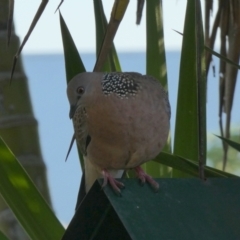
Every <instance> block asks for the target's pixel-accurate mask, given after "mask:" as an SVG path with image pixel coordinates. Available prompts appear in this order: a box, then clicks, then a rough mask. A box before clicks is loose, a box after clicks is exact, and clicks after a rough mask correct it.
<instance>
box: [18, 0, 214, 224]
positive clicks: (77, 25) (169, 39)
mask: <svg viewBox="0 0 240 240" xmlns="http://www.w3.org/2000/svg"><path fill="white" fill-rule="evenodd" d="M59 2H60V1H59V0H51V1H49V2H48V5H47V7H46V10H45V11H44V12H43V15H42V17H41V18H40V20H39V22H38V23H37V26H36V27H35V29H34V31H33V33H32V35H31V36H30V38H29V40H28V42H27V44H26V46H25V47H24V49H23V56H24V55H27V54H52V53H63V49H62V40H61V32H60V25H59V14H58V13H55V14H54V12H55V10H56V8H57V6H58V4H59ZM186 2H187V1H186V0H164V1H163V17H164V35H165V47H166V49H167V50H168V51H171V50H180V49H181V43H182V42H181V41H182V37H181V35H179V34H177V33H176V32H175V31H173V29H174V30H177V31H179V32H182V31H183V25H184V16H185V8H186ZM215 2H216V1H215ZM103 3H104V10H105V14H106V17H107V18H109V16H110V12H111V7H112V3H113V0H112V1H110V0H103ZM39 4H40V1H29V0H21V1H15V12H14V20H15V31H16V34H17V35H18V36H19V37H20V40H21V41H22V39H23V37H24V36H25V34H26V32H27V30H28V28H29V26H30V23H31V21H32V19H33V17H34V14H35V12H36V10H37V8H38V5H39ZM60 9H61V13H62V15H63V17H64V19H65V21H66V24H67V25H68V27H69V30H70V32H71V34H72V36H73V39H74V41H75V44H76V45H77V48H78V49H79V51H80V52H81V53H88V52H94V51H95V22H94V15H93V1H91V0H65V1H64V3H63V4H62V6H61V8H60ZM215 9H216V7H215ZM144 12H145V11H144ZM135 21H136V0H131V1H130V3H129V6H128V9H127V11H126V13H125V17H124V19H123V21H122V23H121V25H120V27H119V30H118V32H117V35H116V37H115V41H114V43H115V46H116V48H117V50H118V51H124V52H128V51H141V52H142V51H144V50H145V44H146V39H145V14H143V18H142V23H141V25H140V26H136V24H135ZM53 64H54V63H53ZM25 68H26V69H27V68H28V66H25ZM63 70H64V69H61V71H63ZM54 71H55V70H54ZM59 71H60V70H59ZM43 72H44V70H43V69H40V68H39V69H38V70H36V73H35V74H36V75H38V77H40V76H41V78H42V79H43V80H48V78H49V77H48V73H47V70H46V72H44V74H45V75H44V76H42V75H41V74H43ZM56 75H57V74H56ZM61 77H62V78H63V81H62V83H61V84H62V85H61V86H58V94H59V96H60V95H61V98H63V99H64V100H63V101H65V103H64V104H65V105H66V106H65V105H64V110H62V109H59V107H60V106H57V103H56V102H55V101H56V99H55V98H52V97H51V93H50V92H49V91H48V90H49V89H45V90H44V91H45V93H46V94H45V95H44V96H45V97H46V99H47V95H49V99H51V101H50V102H49V103H48V105H46V104H45V105H44V106H42V110H41V109H40V108H41V106H40V105H39V108H37V109H34V112H35V113H36V115H37V119H38V121H39V129H40V137H41V139H44V137H45V136H46V135H47V136H49V137H48V138H49V139H50V138H51V136H50V135H53V131H55V130H53V129H52V128H51V127H50V126H49V128H46V130H45V131H46V135H43V132H42V131H41V129H42V128H43V127H42V126H43V125H44V123H42V121H46V122H48V123H50V124H52V126H53V125H55V124H54V123H53V122H54V119H53V117H52V116H51V114H52V113H53V112H55V114H59V115H58V116H61V120H62V119H64V121H66V122H62V125H61V131H59V128H58V129H57V128H56V132H55V133H54V134H55V135H57V137H58V143H54V142H53V141H52V142H49V143H48V142H47V143H45V142H43V141H42V148H43V152H45V153H44V159H46V164H47V167H48V176H49V177H48V178H49V184H50V187H51V188H52V189H53V190H52V191H51V194H55V195H56V196H57V197H55V196H53V199H54V201H53V202H54V204H55V206H54V207H55V209H56V210H57V213H58V216H60V217H61V219H60V220H62V221H63V222H64V223H67V222H68V221H69V220H70V218H71V216H72V214H73V211H74V205H75V195H76V194H77V190H78V184H79V178H80V176H79V165H78V163H76V159H73V158H76V157H75V156H76V152H75V155H74V153H72V152H71V154H70V156H69V159H68V162H67V165H66V163H65V162H64V158H65V156H66V155H65V154H66V152H67V148H68V144H69V143H68V142H69V141H70V139H71V135H72V131H73V130H72V125H71V121H70V120H69V119H68V118H67V116H68V103H67V99H66V93H65V92H66V89H65V88H66V84H65V82H64V81H65V79H64V78H65V75H64V73H62V76H61ZM51 80H52V81H55V80H56V79H51ZM57 80H59V79H57ZM29 85H30V89H33V91H32V92H31V95H32V100H33V105H34V107H35V106H38V105H37V103H36V102H37V101H41V100H42V95H41V94H42V92H43V90H42V91H40V88H41V87H45V86H43V84H41V81H39V80H38V81H36V80H35V79H34V76H33V77H32V78H31V79H29ZM34 89H35V90H34ZM34 91H35V95H34ZM37 94H39V96H37ZM45 97H44V98H45ZM54 104H55V105H54ZM52 105H54V106H52ZM56 106H57V107H56ZM51 107H52V108H51ZM41 111H43V112H44V114H42V113H41V114H39V115H38V112H41ZM58 111H59V112H58ZM63 111H64V113H62V112H63ZM61 114H62V115H61ZM38 116H39V117H38ZM41 117H42V118H44V119H41ZM47 118H48V119H47ZM67 124H68V125H67ZM65 126H66V127H65ZM54 127H55V126H54ZM61 134H62V135H61ZM66 135H67V136H66ZM64 138H65V139H69V141H68V142H67V143H65V142H64V143H61V142H62V141H63V139H64ZM60 143H61V144H62V145H64V146H66V148H64V149H62V145H60ZM44 144H45V145H48V146H49V145H50V146H54V147H55V148H56V152H57V153H56V155H55V156H54V158H55V159H53V157H52V156H51V155H50V154H53V153H52V152H51V153H50V151H51V150H49V153H48V152H47V150H45V149H46V148H47V146H46V148H45V145H44ZM58 149H60V150H58ZM60 151H61V153H60ZM73 152H74V151H73ZM57 154H59V155H57ZM53 160H56V161H57V162H56V161H53ZM74 164H75V165H74ZM73 171H76V172H77V173H76V175H77V180H76V177H75V175H74V174H75V173H74V174H73ZM60 178H61V179H60ZM76 182H77V184H76ZM74 185H75V186H74ZM69 186H74V187H75V188H74V190H72V189H70V187H69ZM57 187H59V188H61V189H60V190H59V191H58V190H57V189H56V188H57ZM57 191H58V192H57ZM60 191H61V192H60ZM73 192H74V198H72V199H70V200H69V199H68V198H67V197H68V195H71V194H73ZM56 198H57V200H56ZM70 201H71V203H70ZM69 203H70V204H72V209H71V212H70V213H68V215H67V217H65V216H64V215H62V213H61V211H62V209H65V210H66V207H65V206H66V205H68V204H69ZM61 204H62V205H61ZM60 205H61V206H60ZM66 211H67V210H66Z"/></svg>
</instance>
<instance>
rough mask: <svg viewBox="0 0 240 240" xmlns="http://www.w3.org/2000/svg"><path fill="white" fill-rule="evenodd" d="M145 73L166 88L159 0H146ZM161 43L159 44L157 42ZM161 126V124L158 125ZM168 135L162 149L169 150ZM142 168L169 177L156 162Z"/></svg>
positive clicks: (162, 166) (165, 169)
mask: <svg viewBox="0 0 240 240" xmlns="http://www.w3.org/2000/svg"><path fill="white" fill-rule="evenodd" d="M146 37H147V46H146V48H147V49H146V74H147V75H150V76H153V77H155V78H156V79H158V80H159V82H160V83H161V84H162V86H163V87H164V89H165V90H166V91H167V90H168V85H167V69H166V56H165V46H164V35H163V15H162V4H161V1H159V0H147V2H146ZM159 43H161V44H159ZM159 127H161V126H159ZM170 146H171V141H170V137H169V139H168V142H167V144H166V146H165V147H164V151H171V147H170ZM142 167H143V169H144V170H145V171H146V172H147V173H148V174H150V175H151V176H153V177H170V176H171V168H169V167H167V166H165V165H159V164H157V163H156V162H153V161H151V162H147V163H145V164H143V166H142Z"/></svg>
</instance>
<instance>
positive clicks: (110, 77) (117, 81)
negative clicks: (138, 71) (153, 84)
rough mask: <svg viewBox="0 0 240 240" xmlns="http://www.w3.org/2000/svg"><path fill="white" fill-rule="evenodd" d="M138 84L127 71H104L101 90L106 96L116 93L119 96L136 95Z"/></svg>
mask: <svg viewBox="0 0 240 240" xmlns="http://www.w3.org/2000/svg"><path fill="white" fill-rule="evenodd" d="M138 90H139V85H138V83H137V82H136V80H135V79H134V78H133V77H132V76H131V75H130V74H127V73H106V74H104V75H103V79H102V91H103V93H104V94H105V95H106V96H109V95H111V94H116V95H117V96H118V97H120V98H129V97H131V96H133V97H134V96H136V95H137V93H138Z"/></svg>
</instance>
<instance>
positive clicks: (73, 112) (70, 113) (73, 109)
mask: <svg viewBox="0 0 240 240" xmlns="http://www.w3.org/2000/svg"><path fill="white" fill-rule="evenodd" d="M76 109H77V105H76V104H74V105H71V106H70V112H69V118H70V119H72V118H73V116H74V114H75V111H76Z"/></svg>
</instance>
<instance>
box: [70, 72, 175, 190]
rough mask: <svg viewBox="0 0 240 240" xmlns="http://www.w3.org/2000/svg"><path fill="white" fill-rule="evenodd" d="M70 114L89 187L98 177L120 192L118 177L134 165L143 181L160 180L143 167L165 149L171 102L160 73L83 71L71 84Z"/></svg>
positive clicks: (121, 186) (153, 186) (121, 184)
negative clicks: (156, 76) (155, 74)
mask: <svg viewBox="0 0 240 240" xmlns="http://www.w3.org/2000/svg"><path fill="white" fill-rule="evenodd" d="M67 96H68V100H69V103H70V113H69V117H70V119H72V120H73V126H74V138H75V139H76V142H77V145H78V147H79V149H80V151H81V153H82V154H83V158H84V168H85V191H86V193H87V192H88V191H89V190H90V188H91V186H92V185H93V183H94V182H95V180H96V179H98V178H103V184H102V186H103V187H104V186H106V185H107V184H110V185H111V187H112V188H113V190H114V191H115V192H116V193H119V194H121V189H122V188H124V187H125V186H124V184H123V183H122V182H121V181H119V180H117V179H118V178H121V177H122V175H123V173H124V171H126V170H128V169H134V170H135V172H136V175H137V177H138V178H139V179H140V182H141V183H142V184H144V183H145V182H148V183H149V184H150V185H151V186H152V188H153V189H154V190H156V191H157V190H158V189H159V184H158V183H157V182H156V181H155V180H154V179H153V178H152V177H151V176H149V175H148V174H146V173H145V172H144V170H143V169H142V168H141V164H143V163H145V162H147V161H150V160H152V159H154V158H155V157H156V156H157V155H158V154H159V153H160V151H161V150H162V149H163V147H164V145H165V143H166V141H167V138H168V134H169V128H170V116H171V107H170V103H169V100H168V94H167V93H166V92H165V90H164V89H163V87H162V86H161V84H160V83H159V81H158V80H157V79H155V78H154V77H152V76H148V75H142V74H140V73H136V72H83V73H79V74H77V75H76V76H75V77H73V79H71V81H70V82H69V83H68V86H67Z"/></svg>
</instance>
